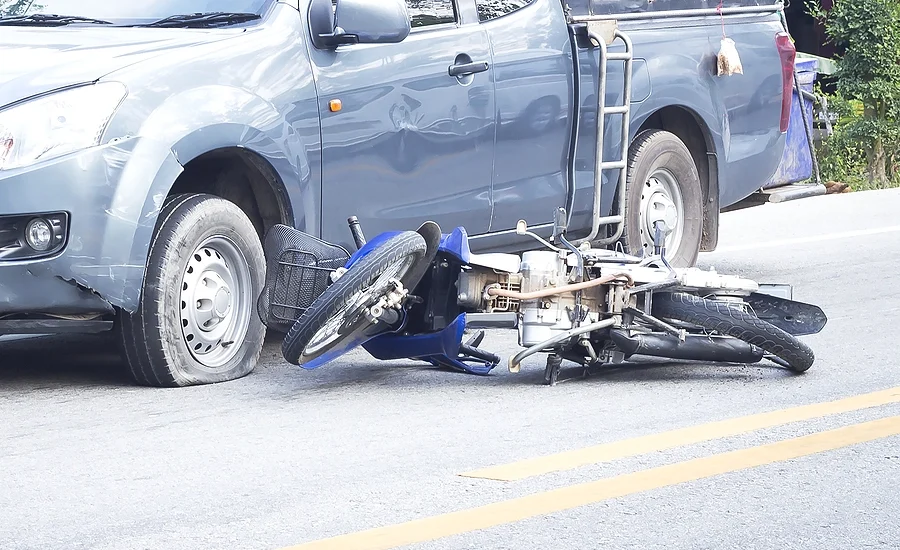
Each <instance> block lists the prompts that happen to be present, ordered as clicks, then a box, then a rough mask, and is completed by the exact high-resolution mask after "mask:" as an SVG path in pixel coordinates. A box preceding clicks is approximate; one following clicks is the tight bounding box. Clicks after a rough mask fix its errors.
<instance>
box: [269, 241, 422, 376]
mask: <svg viewBox="0 0 900 550" xmlns="http://www.w3.org/2000/svg"><path fill="white" fill-rule="evenodd" d="M425 251H426V244H425V239H423V238H422V236H421V235H419V234H418V233H416V232H414V231H404V232H402V233H399V234H398V235H395V236H394V237H392V238H391V239H389V240H387V241H386V242H385V243H384V244H382V245H381V246H379V247H378V248H376V249H375V250H373V251H371V252H370V253H369V254H367V255H366V256H364V257H363V258H362V259H361V260H359V262H357V263H356V264H354V265H353V266H351V267H350V269H349V270H348V271H347V272H346V273H344V274H343V275H342V276H341V277H340V278H339V279H338V280H337V281H335V282H334V283H333V284H332V285H330V286H329V287H328V289H327V290H326V291H325V292H324V293H322V295H321V296H320V297H319V298H318V299H316V301H315V302H313V304H312V305H311V306H310V307H309V308H308V309H307V310H306V311H304V312H303V314H302V315H301V316H300V317H299V318H298V319H297V321H296V322H295V323H294V325H293V326H292V327H291V329H290V331H289V332H288V334H287V335H286V336H285V338H284V342H283V343H282V346H281V352H282V355H283V356H284V358H285V359H286V360H287V361H288V362H289V363H292V364H294V365H300V366H304V365H307V364H308V363H310V362H312V361H315V360H317V359H319V358H321V357H323V356H324V355H326V354H331V355H332V356H334V357H337V356H338V355H340V354H341V353H343V352H345V351H348V350H349V348H350V347H352V346H350V345H347V346H346V348H345V349H340V348H339V345H340V344H342V343H343V344H347V342H348V340H353V342H354V344H356V345H358V344H359V343H362V340H364V339H368V338H371V337H372V336H373V335H371V334H366V333H365V331H366V329H369V328H370V327H371V325H372V324H373V322H372V321H370V320H368V319H367V318H366V316H365V315H363V311H364V310H365V308H367V307H369V306H370V305H372V304H374V303H375V302H376V301H377V300H378V299H379V298H381V296H382V295H383V294H384V293H385V292H387V291H388V290H389V289H390V288H391V285H390V280H391V279H397V280H399V281H401V282H403V283H404V285H405V286H406V288H407V290H410V288H409V285H413V286H414V285H415V284H416V283H417V282H418V281H411V280H410V277H409V276H410V275H413V276H415V275H417V274H418V272H415V273H414V272H413V270H414V269H415V268H416V266H417V264H418V263H419V262H421V261H422V259H423V257H424V256H425ZM357 341H358V342H357Z"/></svg>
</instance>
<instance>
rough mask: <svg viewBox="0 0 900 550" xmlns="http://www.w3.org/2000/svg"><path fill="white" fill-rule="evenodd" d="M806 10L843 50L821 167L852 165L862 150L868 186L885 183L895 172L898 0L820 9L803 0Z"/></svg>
mask: <svg viewBox="0 0 900 550" xmlns="http://www.w3.org/2000/svg"><path fill="white" fill-rule="evenodd" d="M807 9H808V10H809V11H810V13H811V14H812V15H813V16H815V17H817V18H818V19H820V20H822V21H823V22H824V24H825V29H826V32H827V34H828V36H829V38H830V40H831V41H832V42H834V43H835V45H837V46H838V48H840V49H841V50H842V51H843V54H842V55H841V56H840V58H839V59H838V70H837V73H836V75H835V76H836V77H837V79H838V80H837V94H836V95H835V96H833V97H831V98H829V107H830V108H831V109H834V110H836V111H837V112H839V113H840V119H839V122H838V124H837V125H836V127H835V135H834V136H833V137H832V138H831V139H829V140H828V143H827V144H826V148H827V150H826V152H825V155H824V159H823V161H824V162H823V165H824V166H823V172H824V173H825V174H829V170H833V172H830V173H832V174H835V175H837V174H841V173H842V172H843V171H844V170H852V169H856V168H858V167H857V164H858V163H859V161H860V155H863V158H864V159H865V172H866V173H867V175H868V183H869V186H872V187H883V186H886V185H889V184H890V183H891V182H892V180H895V179H896V177H897V174H896V170H895V169H894V163H895V159H896V158H897V157H898V153H900V3H898V2H897V0H835V2H834V7H833V8H832V9H831V10H830V11H828V12H824V11H823V10H822V9H821V8H820V7H819V6H818V2H813V1H812V0H807ZM854 106H856V108H853V107H854ZM839 155H846V157H845V158H839ZM844 176H845V178H847V177H850V176H851V174H849V173H847V174H844Z"/></svg>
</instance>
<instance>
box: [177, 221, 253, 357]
mask: <svg viewBox="0 0 900 550" xmlns="http://www.w3.org/2000/svg"><path fill="white" fill-rule="evenodd" d="M252 294H253V293H252V278H251V275H250V266H249V264H248V263H247V259H246V258H245V256H244V254H243V252H241V250H240V249H239V248H238V247H237V245H236V244H235V243H234V242H233V241H232V240H231V239H228V238H227V237H223V236H213V237H209V238H208V239H206V240H204V241H203V242H202V243H201V244H200V245H199V246H198V247H197V248H196V249H195V250H194V252H192V253H191V256H190V258H189V259H188V263H187V266H186V267H185V270H184V274H183V277H182V281H181V303H180V308H181V309H180V314H181V319H180V322H181V332H182V337H183V338H184V341H185V344H186V345H187V347H188V350H189V351H190V352H191V356H192V357H193V358H194V360H195V361H197V362H198V363H200V365H201V366H202V367H203V368H205V369H207V370H211V371H212V370H215V369H218V368H220V367H222V366H223V365H225V364H226V363H228V362H229V361H231V360H232V359H233V358H234V356H235V355H236V354H237V352H238V350H239V349H240V348H241V343H242V342H243V341H244V338H245V337H246V336H247V332H248V330H249V329H250V319H251V317H252V315H253V303H252V302H253V301H252Z"/></svg>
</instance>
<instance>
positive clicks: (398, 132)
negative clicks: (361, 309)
mask: <svg viewBox="0 0 900 550" xmlns="http://www.w3.org/2000/svg"><path fill="white" fill-rule="evenodd" d="M220 4H221V6H220V7H217V9H222V11H223V12H225V13H218V14H215V13H214V14H203V15H202V16H197V15H191V14H196V13H197V12H202V11H203V8H204V7H205V3H204V2H200V1H199V0H187V1H185V2H183V3H181V4H179V5H178V6H177V10H176V9H174V8H173V3H171V2H165V1H162V0H158V1H151V2H145V3H142V4H141V5H135V6H131V5H126V4H120V5H115V4H112V3H111V4H109V5H108V6H105V7H104V6H101V5H99V4H97V5H95V6H93V7H85V6H83V5H82V3H80V2H78V1H77V0H47V1H45V2H41V3H40V5H38V4H37V3H32V4H31V5H30V6H25V5H24V4H23V3H20V2H12V3H9V2H7V3H4V2H2V1H0V59H2V62H0V333H17V332H33V331H34V330H35V328H34V325H33V324H28V323H26V321H34V320H42V319H56V320H57V321H59V320H66V321H70V324H69V325H65V326H64V324H62V323H56V324H52V325H51V324H45V325H42V326H43V327H44V328H45V329H47V331H51V332H52V331H54V330H67V331H78V330H79V327H83V328H84V330H93V329H92V328H91V327H90V326H89V324H88V323H89V321H94V320H110V319H115V318H117V317H121V316H122V315H132V314H134V315H137V314H138V313H140V311H141V307H140V306H141V304H142V303H144V302H145V301H146V300H147V295H148V292H149V291H150V290H151V289H153V288H156V287H159V286H160V285H168V284H172V285H174V286H175V287H178V286H182V285H179V284H178V283H177V282H173V281H171V280H168V279H165V277H166V276H169V275H166V274H171V273H172V272H173V271H172V270H173V269H175V268H174V267H172V266H170V265H169V264H165V265H163V264H161V263H160V262H163V261H164V260H163V259H161V258H157V256H160V255H162V252H159V248H160V247H169V246H174V245H173V244H172V243H171V242H168V243H160V242H158V237H159V235H160V231H162V230H167V229H166V227H165V226H166V224H167V223H175V222H170V220H169V219H168V218H173V217H174V218H177V217H178V215H180V214H178V213H177V212H176V213H175V214H172V213H168V211H167V210H166V205H167V201H170V200H174V199H173V197H177V196H181V195H184V194H191V193H195V194H202V195H203V196H204V197H207V196H213V197H221V198H224V199H227V200H228V201H231V202H232V203H234V204H236V205H237V206H239V207H240V210H241V211H243V214H244V215H246V218H247V219H248V220H249V221H250V222H251V223H252V224H253V228H254V229H255V231H256V237H257V238H258V239H260V240H261V239H262V238H263V236H264V235H265V232H266V231H267V230H268V228H270V227H272V226H273V225H274V224H276V223H284V224H289V225H292V226H294V227H297V228H299V229H301V230H303V231H306V232H309V233H310V234H313V235H317V236H320V237H321V238H323V239H325V240H329V241H332V242H336V243H340V244H342V245H344V246H347V247H349V246H351V245H350V243H349V242H348V241H349V239H348V234H347V231H346V220H347V218H348V217H350V216H357V217H358V218H359V219H360V221H361V222H362V224H363V226H364V227H366V228H367V231H370V232H372V233H378V232H381V231H385V230H396V229H403V228H414V227H416V226H418V225H419V224H420V223H422V222H423V221H425V220H433V221H436V222H438V223H439V224H441V225H442V226H447V227H454V226H459V225H462V226H465V227H466V228H467V230H468V231H469V233H470V235H471V237H472V238H471V248H472V249H473V250H475V251H478V252H482V251H489V250H510V249H522V248H525V247H527V246H530V242H529V241H528V240H523V238H522V237H520V236H518V235H516V233H515V231H514V228H515V226H516V222H517V221H518V220H519V219H522V218H524V219H526V220H527V221H528V223H529V224H530V225H531V226H533V227H535V230H536V231H537V232H539V233H542V234H546V231H547V228H548V227H549V225H548V224H549V223H550V222H551V221H552V220H551V219H549V216H550V215H551V214H552V210H553V208H552V207H553V206H561V207H566V208H567V209H568V210H569V212H570V214H571V220H572V223H571V226H570V231H571V232H573V233H578V231H579V230H580V231H581V232H582V233H583V234H587V233H588V232H589V231H590V228H591V223H592V215H593V214H592V209H593V203H594V199H595V191H594V190H595V186H594V182H595V176H596V175H597V170H596V160H597V159H596V158H595V157H596V154H595V148H596V144H597V120H598V117H597V93H598V85H599V78H600V68H601V66H602V65H603V63H602V62H601V60H600V58H599V49H598V48H595V47H583V46H579V45H578V44H577V41H575V40H573V32H574V31H573V29H574V24H573V22H572V20H570V19H569V17H571V16H579V15H582V16H584V15H591V14H594V15H596V14H617V13H624V14H634V13H640V12H642V11H644V12H646V11H648V10H649V11H651V12H652V11H660V10H694V9H698V8H706V7H707V6H706V4H709V2H705V1H704V0H656V1H655V2H653V3H647V2H645V1H643V0H640V1H638V0H609V1H607V0H591V3H590V4H589V3H588V1H587V0H583V1H571V2H568V4H567V5H564V4H563V3H561V2H560V0H406V1H403V0H385V1H384V2H379V3H371V2H364V1H362V0H336V1H332V0H280V1H275V0H229V1H228V2H222V3H220ZM713 4H714V3H713ZM757 4H764V3H763V2H761V1H760V2H757V1H756V0H737V1H734V2H731V3H728V6H726V7H734V6H756V5H757ZM217 6H218V5H217ZM48 14H57V15H48ZM58 14H63V15H62V16H60V15H58ZM399 16H402V23H403V24H402V25H401V24H400V23H399V22H400V21H401V20H399V19H398V17H399ZM723 23H724V28H725V30H726V32H727V33H728V35H729V37H731V38H733V39H734V40H735V42H736V44H737V45H738V49H739V51H740V54H741V57H742V62H743V67H744V74H743V75H734V76H730V77H720V76H716V75H715V72H714V71H715V56H716V53H717V50H718V45H719V42H720V40H721V37H722V32H723ZM347 26H349V27H351V28H344V27H347ZM618 27H619V28H620V29H621V30H622V31H623V32H625V33H627V34H628V36H629V37H630V38H631V40H632V41H633V44H634V51H633V56H634V61H633V67H632V77H631V86H632V92H631V97H630V102H629V103H630V107H631V110H630V113H629V114H628V115H627V116H629V117H630V120H631V126H630V132H629V135H627V136H624V139H627V140H628V143H633V142H634V141H635V140H636V139H639V137H640V136H642V135H644V136H646V134H647V132H648V131H657V132H667V133H668V134H672V135H674V136H677V138H678V139H679V140H680V142H683V143H684V145H685V147H686V150H689V151H690V157H691V158H690V159H689V160H692V161H693V162H692V165H694V166H695V169H696V173H697V177H698V178H699V181H700V183H701V184H702V192H703V196H702V197H694V198H693V199H692V198H690V197H692V195H691V194H690V193H688V192H685V193H684V196H682V197H681V199H680V200H682V201H683V202H684V201H685V200H696V201H697V202H698V204H697V205H693V206H696V208H702V217H703V220H702V223H703V226H704V227H703V231H704V242H703V244H702V245H703V246H704V247H705V248H707V249H708V248H712V247H714V246H715V228H716V220H717V216H718V212H719V209H720V208H722V207H725V206H728V205H731V204H734V203H736V202H738V201H740V200H741V199H743V198H745V197H747V196H748V195H750V194H751V193H753V192H754V191H755V190H757V189H759V188H761V187H762V186H763V185H764V184H765V182H767V181H768V180H769V178H770V177H771V176H772V174H773V173H774V172H775V170H776V168H777V166H778V163H779V161H780V159H781V158H782V153H783V150H784V143H785V131H784V129H783V128H781V127H780V122H781V120H782V114H783V113H782V110H783V102H782V98H783V97H784V93H785V90H786V89H787V90H789V87H788V88H786V84H787V83H786V81H785V77H784V75H783V72H782V65H783V63H784V60H785V57H784V52H783V51H781V50H779V48H778V47H777V45H776V36H777V35H778V34H779V33H783V29H782V27H781V24H780V22H779V17H778V13H777V12H776V11H775V10H774V9H773V10H769V11H768V12H766V11H765V10H763V11H761V12H760V13H755V14H725V15H723V16H710V15H699V16H698V15H696V14H694V15H691V14H689V13H688V14H686V15H684V16H682V17H676V18H666V19H664V20H655V19H652V18H650V19H643V20H625V19H623V20H622V21H619V22H618ZM351 31H352V32H351ZM609 51H610V52H621V51H622V45H621V43H615V44H612V45H611V46H610V47H609ZM624 76H625V74H624V72H623V69H622V67H621V65H615V64H614V63H610V64H609V70H608V75H607V79H606V80H607V90H606V94H605V97H606V104H607V105H620V104H622V102H623V95H622V94H623V83H624ZM788 93H789V92H788ZM619 116H621V115H611V116H607V117H606V126H605V132H604V133H603V135H604V148H603V149H604V159H605V160H614V159H616V158H617V157H618V156H619V150H620V145H621V142H622V139H623V136H622V135H621V133H620V132H619V131H618V130H617V128H619V127H620V125H619V123H618V120H619V119H618V117H619ZM576 121H577V123H578V124H577V125H576ZM576 126H577V132H576V131H575V130H576ZM659 158H663V157H659ZM657 160H658V159H657ZM682 160H683V159H682ZM641 162H651V161H650V160H646V161H644V160H641ZM660 163H662V164H660ZM639 164H640V163H638V165H639ZM657 164H660V166H661V167H662V168H663V169H665V168H666V166H665V159H664V158H663V160H661V161H659V162H657ZM682 164H684V163H683V162H682ZM636 166H637V165H636ZM686 173H690V172H686ZM676 179H677V178H676ZM602 180H603V181H604V184H603V187H602V189H603V191H602V193H601V195H600V200H601V211H602V213H603V214H604V215H607V214H615V212H614V210H615V208H616V207H615V201H614V195H615V192H616V180H617V171H616V170H610V171H605V172H604V173H603V174H602ZM676 183H677V182H676ZM676 194H677V193H676ZM685 197H688V198H687V199H686V198H685ZM666 200H668V199H666ZM701 201H702V204H699V203H700V202H701ZM676 202H677V201H676ZM666 204H668V203H666ZM676 206H678V205H677V204H676ZM682 206H683V207H684V209H685V211H689V210H690V207H692V205H682ZM652 207H653V205H649V206H646V212H651V209H652ZM639 210H640V212H641V215H642V216H643V215H644V214H643V213H644V212H645V205H643V203H642V204H641V206H640V209H639ZM695 210H696V209H695ZM162 212H167V214H166V219H163V217H161V213H162ZM695 213H696V212H695ZM634 215H637V214H634ZM667 215H668V214H667ZM692 216H693V217H697V216H696V215H694V214H690V212H688V215H687V217H685V216H682V217H683V218H685V219H686V220H688V222H689V221H690V219H692ZM676 219H681V218H678V217H677V216H676ZM35 220H37V221H35ZM644 221H646V220H644V218H641V219H640V220H639V221H638V222H635V223H638V224H640V223H643V222H644ZM695 221H696V220H695ZM688 222H686V223H688ZM697 223H700V222H699V221H698V222H697ZM161 228H162V229H161ZM176 230H177V228H175V229H173V231H175V233H177V231H176ZM684 233H685V235H688V233H689V231H685V232H684ZM245 237H246V235H245ZM185 238H186V237H185ZM623 238H625V237H623ZM627 238H629V239H632V241H629V242H626V243H625V245H626V246H627V247H630V248H634V247H639V246H640V241H639V240H638V241H634V239H639V237H636V236H634V235H630V236H628V237H627ZM684 238H685V239H687V240H688V241H690V239H691V238H693V237H690V235H688V236H687V237H684ZM185 242H186V241H185ZM185 242H181V241H179V243H176V244H180V245H183V246H188V245H187V244H185ZM195 244H196V243H195ZM687 246H689V247H695V248H699V247H700V246H701V244H700V243H699V241H698V242H696V243H692V242H688V245H687ZM155 250H157V254H156V255H154V251H155ZM251 252H252V251H250V250H249V249H243V250H242V251H241V254H243V255H244V256H247V255H248V254H250V255H252V254H251ZM167 253H168V252H167ZM190 253H191V251H186V252H185V253H184V254H185V256H184V258H183V259H182V260H180V261H181V262H182V264H183V265H182V264H178V265H179V266H180V268H179V269H188V268H189V265H188V263H189V258H190ZM241 254H238V255H237V256H235V257H238V258H239V257H241ZM685 257H690V254H688V255H687V256H685ZM165 261H167V262H168V261H170V260H165ZM171 261H174V260H171ZM175 263H176V264H177V262H175ZM250 263H251V264H252V262H250ZM172 265H175V264H172ZM185 266H188V267H187V268H186V267H185ZM251 272H252V269H251ZM223 273H224V272H223ZM151 275H152V277H155V278H154V279H152V280H151ZM226 275H227V274H225V275H222V276H223V277H224V279H222V280H223V281H227V280H229V279H228V276H226ZM232 275H234V274H232ZM233 279H234V281H233V283H234V284H235V285H237V284H238V280H239V279H240V277H238V276H237V275H234V277H233ZM251 279H252V277H251ZM248 280H249V279H248ZM223 284H224V283H223ZM184 286H185V288H187V283H185V285H184ZM222 288H225V287H222ZM230 292H231V291H229V296H231V293H230ZM168 299H169V298H165V299H164V298H159V300H158V301H160V303H162V302H165V301H166V300H168ZM217 299H218V298H217ZM229 299H231V298H229ZM172 300H173V302H172V303H177V299H176V298H172ZM223 300H224V298H223ZM182 301H183V302H186V301H185V300H182ZM200 302H202V300H198V302H197V303H198V304H199V303H200ZM234 303H235V304H237V303H238V302H234ZM222 304H225V305H222V307H223V308H225V309H223V310H222V311H223V312H224V311H226V310H228V308H230V307H231V304H232V302H227V304H226V302H222ZM198 307H199V306H198ZM217 307H218V306H217ZM235 307H237V306H235ZM216 311H218V310H216ZM163 314H165V312H164V313H163ZM171 315H173V316H175V317H178V315H179V313H178V312H177V311H172V312H171ZM192 315H194V314H192ZM222 315H226V314H225V313H222ZM226 316H227V315H226ZM195 317H196V315H195V316H194V317H191V316H187V317H185V319H184V323H185V325H184V326H185V327H187V326H188V324H189V321H190V322H193V319H195ZM129 318H130V317H129ZM216 319H218V321H216V322H219V321H223V320H224V319H225V317H222V318H221V319H219V318H218V317H216ZM19 321H22V322H23V323H22V324H21V325H17V324H16V323H17V322H19ZM223 322H224V321H223ZM247 322H249V323H251V324H253V323H256V322H257V320H255V319H251V320H250V321H247ZM186 330H187V329H186ZM185 334H187V333H185ZM210 341H212V340H210ZM210 368H212V367H210Z"/></svg>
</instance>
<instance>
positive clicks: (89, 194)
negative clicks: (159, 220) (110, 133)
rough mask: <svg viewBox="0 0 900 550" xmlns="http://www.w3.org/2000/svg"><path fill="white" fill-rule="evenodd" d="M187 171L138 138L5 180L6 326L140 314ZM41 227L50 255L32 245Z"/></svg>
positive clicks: (0, 203)
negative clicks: (160, 224)
mask: <svg viewBox="0 0 900 550" xmlns="http://www.w3.org/2000/svg"><path fill="white" fill-rule="evenodd" d="M181 171H182V166H181V164H179V163H178V161H177V160H176V159H175V157H174V155H173V154H172V153H171V150H170V149H168V148H163V147H160V146H159V145H158V144H154V143H152V142H148V141H147V140H141V139H138V138H131V139H124V140H121V141H117V142H115V143H111V144H108V145H104V146H100V147H95V148H91V149H87V150H84V151H81V152H78V153H73V154H71V155H67V156H65V157H61V158H58V159H54V160H50V161H46V162H43V163H39V164H37V165H34V166H31V167H26V168H21V169H15V170H9V171H5V172H0V320H9V319H17V318H23V317H26V316H35V315H37V316H50V317H54V316H72V315H82V314H97V313H99V314H108V313H112V312H114V311H115V309H116V308H122V309H125V310H128V311H134V309H135V308H136V307H137V305H138V303H139V301H140V294H141V289H142V284H143V277H144V270H145V265H146V258H147V251H148V248H149V244H150V238H151V236H152V233H153V229H154V227H155V224H156V216H157V214H158V212H159V210H160V208H161V207H162V202H163V201H164V200H165V197H166V194H167V190H168V189H169V187H170V185H171V183H172V182H174V180H175V178H177V176H178V175H179V174H180V173H181ZM35 219H43V220H46V221H48V222H50V225H51V226H52V227H53V230H52V232H51V233H52V238H53V241H52V246H51V248H50V250H48V251H44V252H41V251H39V250H36V249H35V248H34V247H32V246H30V245H29V244H28V240H27V239H26V231H27V225H28V223H29V222H31V221H32V220H35ZM44 234H45V235H46V232H44ZM4 325H6V328H0V333H4V332H6V333H10V332H15V331H14V330H12V329H10V328H9V327H8V325H9V323H4Z"/></svg>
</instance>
